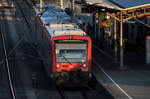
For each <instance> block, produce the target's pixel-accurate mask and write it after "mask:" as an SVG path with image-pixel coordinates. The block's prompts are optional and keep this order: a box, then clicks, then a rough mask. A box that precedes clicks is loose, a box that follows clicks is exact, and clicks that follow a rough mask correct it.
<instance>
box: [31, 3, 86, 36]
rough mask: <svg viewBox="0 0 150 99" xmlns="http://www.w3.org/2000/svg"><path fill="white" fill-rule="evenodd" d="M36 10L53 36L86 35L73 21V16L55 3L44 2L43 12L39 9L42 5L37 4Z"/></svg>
mask: <svg viewBox="0 0 150 99" xmlns="http://www.w3.org/2000/svg"><path fill="white" fill-rule="evenodd" d="M34 9H35V12H36V14H37V15H39V17H40V19H41V21H42V23H43V24H47V26H45V28H46V29H47V31H48V33H49V34H50V35H51V37H55V36H62V35H86V33H85V32H84V31H83V30H81V29H80V28H79V27H78V25H77V24H76V23H72V20H71V17H70V16H68V15H67V14H66V13H65V12H64V11H63V10H62V9H60V8H57V6H56V5H55V4H43V8H42V12H40V11H39V9H40V5H39V4H37V5H36V6H35V7H34Z"/></svg>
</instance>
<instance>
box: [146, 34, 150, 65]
mask: <svg viewBox="0 0 150 99" xmlns="http://www.w3.org/2000/svg"><path fill="white" fill-rule="evenodd" d="M146 63H147V64H150V36H147V37H146Z"/></svg>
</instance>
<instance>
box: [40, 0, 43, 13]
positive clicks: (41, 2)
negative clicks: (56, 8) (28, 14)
mask: <svg viewBox="0 0 150 99" xmlns="http://www.w3.org/2000/svg"><path fill="white" fill-rule="evenodd" d="M42 7H43V0H40V12H42Z"/></svg>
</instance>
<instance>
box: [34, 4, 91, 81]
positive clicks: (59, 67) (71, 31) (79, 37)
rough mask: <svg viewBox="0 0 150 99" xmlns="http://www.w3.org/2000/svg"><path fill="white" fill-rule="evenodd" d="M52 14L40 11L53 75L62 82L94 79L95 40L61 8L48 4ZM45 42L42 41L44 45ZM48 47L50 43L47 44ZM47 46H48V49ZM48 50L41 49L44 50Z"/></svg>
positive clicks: (50, 71) (49, 11)
mask: <svg viewBox="0 0 150 99" xmlns="http://www.w3.org/2000/svg"><path fill="white" fill-rule="evenodd" d="M47 6H48V7H50V9H49V10H48V11H47V12H48V13H40V14H39V12H38V10H37V9H38V6H37V8H35V10H36V14H38V15H40V20H41V22H42V24H43V26H44V27H45V30H46V36H47V37H48V41H49V43H48V44H49V47H48V49H49V51H48V52H49V54H48V57H49V58H48V62H47V63H48V66H47V64H46V65H45V66H46V67H48V68H47V70H48V72H49V74H48V75H50V76H51V77H52V78H53V79H55V80H56V81H57V82H58V83H61V82H65V81H70V80H72V81H88V80H89V79H90V78H91V76H92V75H91V60H92V41H91V38H90V37H89V36H88V35H86V33H85V32H84V31H82V30H81V29H80V28H78V25H77V24H76V23H72V22H71V19H70V17H69V16H68V15H67V14H66V13H65V12H63V11H62V10H61V9H60V8H56V7H55V6H54V5H53V6H51V5H47ZM40 43H41V42H40ZM44 45H45V46H46V44H44ZM45 46H44V47H45ZM44 47H43V48H41V49H42V50H44Z"/></svg>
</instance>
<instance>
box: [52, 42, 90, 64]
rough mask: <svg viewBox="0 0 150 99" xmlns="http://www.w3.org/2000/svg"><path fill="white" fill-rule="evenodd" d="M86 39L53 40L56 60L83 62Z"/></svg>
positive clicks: (85, 54) (85, 58) (85, 60)
mask: <svg viewBox="0 0 150 99" xmlns="http://www.w3.org/2000/svg"><path fill="white" fill-rule="evenodd" d="M81 41H82V42H81ZM87 47H88V41H87V40H80V41H78V42H77V41H69V40H68V41H65V42H64V41H63V42H61V41H58V40H57V41H56V42H55V54H56V62H58V63H60V62H63V63H67V62H72V63H75V62H77V63H85V62H87V49H88V48H87Z"/></svg>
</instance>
